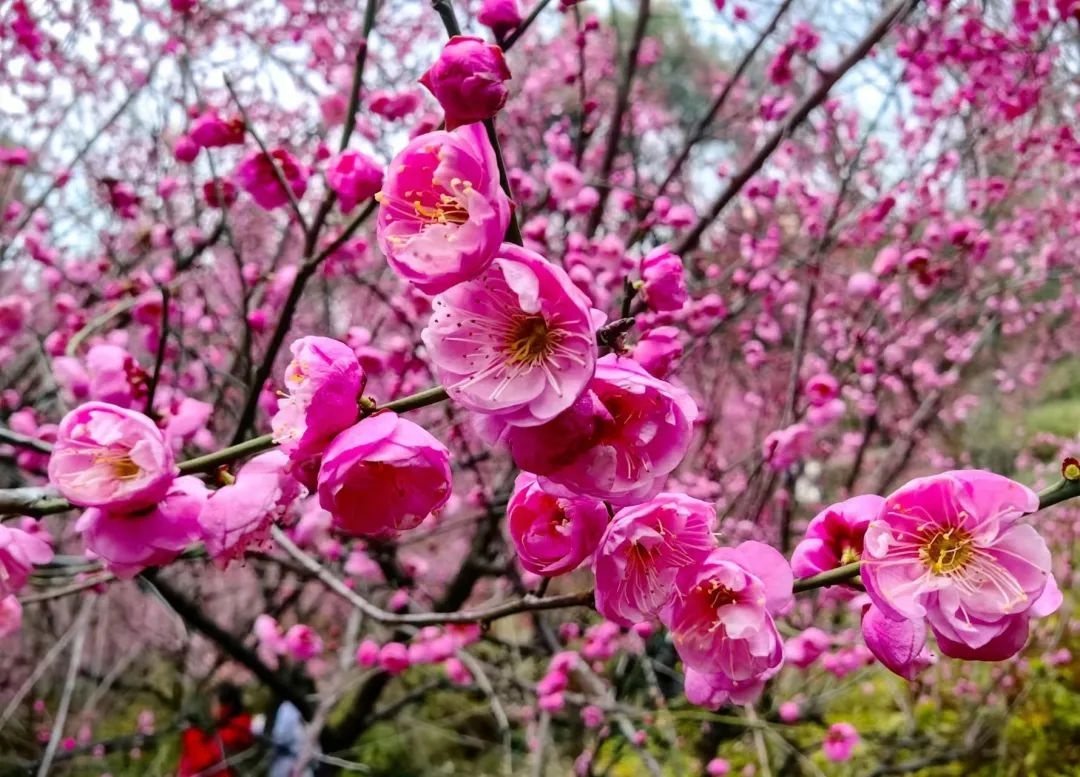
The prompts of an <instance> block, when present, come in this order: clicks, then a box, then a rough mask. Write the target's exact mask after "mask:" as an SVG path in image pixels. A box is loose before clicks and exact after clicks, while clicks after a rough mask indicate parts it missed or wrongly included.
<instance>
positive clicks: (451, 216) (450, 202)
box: [412, 194, 469, 224]
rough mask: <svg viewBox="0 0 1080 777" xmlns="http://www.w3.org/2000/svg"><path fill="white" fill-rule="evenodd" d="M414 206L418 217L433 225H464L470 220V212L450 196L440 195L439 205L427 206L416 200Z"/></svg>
mask: <svg viewBox="0 0 1080 777" xmlns="http://www.w3.org/2000/svg"><path fill="white" fill-rule="evenodd" d="M412 206H413V210H414V211H416V215H417V216H419V217H420V218H422V219H423V220H424V221H427V222H429V223H431V224H464V223H465V222H466V221H468V220H469V211H468V210H466V209H465V206H464V205H462V204H461V202H460V201H459V200H458V199H457V198H456V197H452V196H450V195H449V194H442V195H439V202H438V204H437V205H425V204H424V203H422V202H420V200H414V201H413V204H412Z"/></svg>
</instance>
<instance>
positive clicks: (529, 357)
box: [506, 313, 559, 364]
mask: <svg viewBox="0 0 1080 777" xmlns="http://www.w3.org/2000/svg"><path fill="white" fill-rule="evenodd" d="M558 341H559V333H558V332H553V331H552V330H551V329H549V328H548V324H547V321H546V320H545V319H544V317H543V316H541V315H540V314H538V313H537V314H533V315H518V316H515V317H514V320H513V322H512V323H511V325H510V331H509V334H508V335H507V338H506V350H507V361H508V362H509V363H510V364H536V363H537V362H541V361H544V360H545V359H546V358H547V357H548V356H550V355H551V352H552V351H554V350H555V346H556V345H557V344H558Z"/></svg>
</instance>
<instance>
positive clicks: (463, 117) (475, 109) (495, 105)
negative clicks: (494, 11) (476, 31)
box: [420, 35, 510, 130]
mask: <svg viewBox="0 0 1080 777" xmlns="http://www.w3.org/2000/svg"><path fill="white" fill-rule="evenodd" d="M508 80H510V70H509V68H507V67H506V59H505V58H504V57H503V52H502V49H501V48H499V47H498V46H493V45H491V44H490V43H487V42H486V41H485V40H484V39H483V38H477V37H474V36H471V35H455V36H454V37H453V38H451V39H450V40H449V41H447V43H446V45H445V46H443V50H442V53H441V54H439V58H438V59H437V60H436V61H435V64H433V65H432V66H431V67H430V68H429V69H428V71H427V72H426V73H424V75H422V76H421V77H420V83H421V84H423V85H424V86H425V87H427V90H428V91H429V92H431V93H432V94H433V95H434V96H435V99H436V100H438V101H439V105H441V106H442V109H443V112H444V113H445V114H446V128H447V129H450V130H452V129H455V128H457V127H460V126H462V125H463V124H472V123H474V122H478V121H484V120H485V119H490V118H491V117H492V116H494V115H495V114H496V113H498V112H499V110H500V109H501V108H502V107H503V105H505V104H506V98H507V97H509V96H510V92H509V90H508V89H507V88H506V83H505V82H506V81H508Z"/></svg>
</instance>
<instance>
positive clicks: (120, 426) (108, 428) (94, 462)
mask: <svg viewBox="0 0 1080 777" xmlns="http://www.w3.org/2000/svg"><path fill="white" fill-rule="evenodd" d="M176 474H177V473H176V466H175V465H174V463H173V453H172V448H171V447H170V446H169V444H168V442H167V441H166V440H165V436H164V435H163V434H162V432H161V430H160V429H158V428H157V426H155V425H154V422H153V421H151V420H150V419H149V418H147V417H146V416H144V415H142V414H141V413H136V412H134V411H133V410H125V409H123V408H120V407H116V406H115V405H107V404H105V403H104V402H87V403H86V404H85V405H81V406H79V407H77V408H75V409H74V410H72V411H71V412H70V413H68V414H67V415H66V416H64V418H63V420H61V421H60V426H59V428H58V429H57V432H56V442H55V444H54V445H53V452H52V455H51V456H50V458H49V482H50V483H52V485H53V486H55V487H56V488H57V490H59V491H60V493H61V494H63V496H64V497H65V498H66V499H67V500H68V501H70V502H71V503H72V504H76V505H79V506H81V507H102V508H107V509H109V510H112V511H130V510H138V509H140V508H145V507H149V506H151V505H153V504H154V503H156V502H158V501H160V500H161V499H162V498H163V497H164V496H165V493H166V492H167V491H168V490H169V486H170V485H171V484H172V482H173V479H174V478H175V477H176Z"/></svg>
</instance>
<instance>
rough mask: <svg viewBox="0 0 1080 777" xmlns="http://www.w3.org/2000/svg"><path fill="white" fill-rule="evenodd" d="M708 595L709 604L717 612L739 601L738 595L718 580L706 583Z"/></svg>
mask: <svg viewBox="0 0 1080 777" xmlns="http://www.w3.org/2000/svg"><path fill="white" fill-rule="evenodd" d="M706 593H707V594H708V597H709V604H711V605H712V606H713V608H714V609H716V610H719V609H720V608H721V607H727V606H728V605H729V604H735V603H736V602H738V601H739V596H738V594H736V593H735V592H734V591H732V590H731V589H730V588H728V587H727V586H726V585H723V584H722V583H720V582H718V581H716V580H710V581H709V582H708V583H706Z"/></svg>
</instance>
